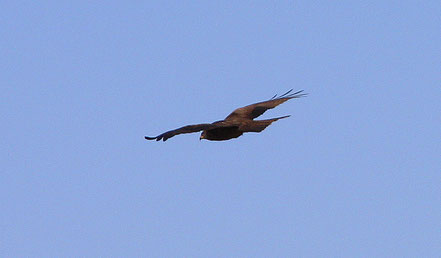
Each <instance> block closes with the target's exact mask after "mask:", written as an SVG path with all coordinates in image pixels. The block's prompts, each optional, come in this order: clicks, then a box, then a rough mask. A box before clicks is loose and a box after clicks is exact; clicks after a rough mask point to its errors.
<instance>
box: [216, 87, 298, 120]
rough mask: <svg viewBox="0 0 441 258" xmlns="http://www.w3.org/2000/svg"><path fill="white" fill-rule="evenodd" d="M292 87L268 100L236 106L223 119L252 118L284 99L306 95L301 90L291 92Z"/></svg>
mask: <svg viewBox="0 0 441 258" xmlns="http://www.w3.org/2000/svg"><path fill="white" fill-rule="evenodd" d="M291 91H292V89H291V90H289V91H288V92H286V93H284V94H282V95H281V96H279V97H277V94H276V95H275V96H274V97H272V98H271V99H270V100H267V101H262V102H258V103H255V104H251V105H248V106H245V107H241V108H238V109H236V110H234V111H233V112H232V113H231V114H229V115H228V116H227V117H226V118H225V121H234V120H238V119H251V120H252V119H254V118H256V117H258V116H260V115H262V114H263V113H265V111H267V110H268V109H272V108H275V107H277V106H278V105H280V104H282V103H283V102H285V101H288V100H290V99H293V98H301V97H303V96H306V94H305V93H302V92H303V90H300V91H297V92H294V93H291Z"/></svg>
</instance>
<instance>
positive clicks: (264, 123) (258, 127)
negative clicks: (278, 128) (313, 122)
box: [239, 115, 290, 133]
mask: <svg viewBox="0 0 441 258" xmlns="http://www.w3.org/2000/svg"><path fill="white" fill-rule="evenodd" d="M287 117H290V116H289V115H288V116H281V117H276V118H271V119H266V120H251V121H249V122H247V123H245V124H244V125H241V126H240V127H239V130H241V131H243V132H256V133H259V132H262V131H263V130H264V129H265V128H267V127H268V126H269V125H270V124H271V123H272V122H275V121H277V120H279V119H283V118H287Z"/></svg>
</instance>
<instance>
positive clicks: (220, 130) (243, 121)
mask: <svg viewBox="0 0 441 258" xmlns="http://www.w3.org/2000/svg"><path fill="white" fill-rule="evenodd" d="M291 91H292V90H290V91H288V92H287V93H285V94H283V95H281V96H280V97H277V95H276V96H274V97H272V98H271V99H270V100H267V101H263V102H259V103H255V104H252V105H248V106H245V107H242V108H238V109H236V110H234V111H233V112H232V113H231V114H229V115H228V116H227V117H226V118H225V119H224V120H220V121H216V122H214V123H211V124H196V125H187V126H184V127H181V128H178V129H175V130H171V131H168V132H165V133H163V134H160V135H158V136H156V137H148V136H145V137H144V138H145V139H146V140H156V141H159V140H161V139H162V140H163V141H166V140H167V139H169V138H171V137H173V136H175V135H178V134H184V133H193V132H199V131H202V133H201V137H200V138H199V139H206V140H210V141H225V140H229V139H233V138H237V137H239V136H241V135H242V134H243V133H247V132H261V131H263V130H264V129H265V128H266V127H268V126H269V125H270V124H271V123H272V122H275V121H277V120H279V119H282V118H287V117H289V116H282V117H277V118H272V119H266V120H254V118H256V117H258V116H260V115H262V114H263V113H264V112H265V111H266V110H268V109H271V108H274V107H276V106H278V105H280V104H282V103H283V102H285V101H287V100H289V99H292V98H299V97H303V96H305V95H306V94H301V93H302V92H303V91H298V92H295V93H293V94H289V93H290V92H291Z"/></svg>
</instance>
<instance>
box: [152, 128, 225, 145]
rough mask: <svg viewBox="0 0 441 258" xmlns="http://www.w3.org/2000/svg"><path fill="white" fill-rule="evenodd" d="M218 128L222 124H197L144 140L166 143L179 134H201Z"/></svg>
mask: <svg viewBox="0 0 441 258" xmlns="http://www.w3.org/2000/svg"><path fill="white" fill-rule="evenodd" d="M218 127H223V125H222V124H197V125H187V126H183V127H181V128H178V129H175V130H171V131H168V132H165V133H163V134H160V135H158V136H156V137H148V136H145V137H144V138H145V139H146V140H156V141H160V140H163V141H166V140H167V139H169V138H171V137H173V136H175V135H178V134H183V133H195V132H199V131H202V130H209V129H213V128H218Z"/></svg>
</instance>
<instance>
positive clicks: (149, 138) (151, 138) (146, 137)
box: [144, 136, 157, 141]
mask: <svg viewBox="0 0 441 258" xmlns="http://www.w3.org/2000/svg"><path fill="white" fill-rule="evenodd" d="M156 138H157V137H148V136H144V139H146V140H149V141H150V140H155V139H156Z"/></svg>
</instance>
